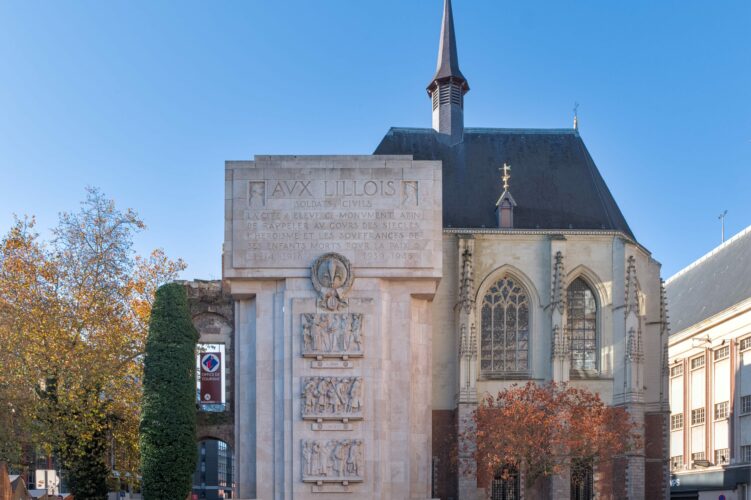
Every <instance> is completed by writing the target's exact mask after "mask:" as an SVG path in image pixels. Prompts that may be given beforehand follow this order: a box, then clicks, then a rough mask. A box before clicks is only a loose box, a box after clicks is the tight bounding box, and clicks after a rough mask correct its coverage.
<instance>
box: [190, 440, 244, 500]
mask: <svg viewBox="0 0 751 500" xmlns="http://www.w3.org/2000/svg"><path fill="white" fill-rule="evenodd" d="M234 488H235V456H234V450H232V447H231V446H230V445H229V444H228V443H226V442H225V441H222V440H220V439H211V438H207V439H202V440H200V441H198V461H197V462H196V470H195V472H194V473H193V491H192V498H193V500H222V499H226V498H233V496H232V491H233V490H234Z"/></svg>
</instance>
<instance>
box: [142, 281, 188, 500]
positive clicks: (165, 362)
mask: <svg viewBox="0 0 751 500" xmlns="http://www.w3.org/2000/svg"><path fill="white" fill-rule="evenodd" d="M197 341H198V332H196V329H195V327H194V326H193V322H192V321H191V318H190V311H189V309H188V296H187V293H186V291H185V288H183V286H181V285H179V284H177V283H171V284H167V285H163V286H162V287H160V288H159V289H158V290H157V292H156V300H155V301H154V307H153V310H152V312H151V322H150V325H149V335H148V338H147V340H146V359H145V360H144V379H143V405H142V417H141V472H142V474H143V494H144V498H145V499H146V500H169V499H175V500H183V499H184V498H185V497H186V496H187V495H188V494H189V493H190V491H191V484H192V476H193V471H194V469H195V467H196V460H197V453H196V380H195V369H196V367H195V363H196V360H195V352H196V351H195V350H196V342H197Z"/></svg>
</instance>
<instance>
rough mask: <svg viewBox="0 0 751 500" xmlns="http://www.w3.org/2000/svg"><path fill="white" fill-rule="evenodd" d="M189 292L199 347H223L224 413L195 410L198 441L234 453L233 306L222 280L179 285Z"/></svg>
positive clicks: (196, 281) (190, 282)
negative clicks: (212, 442)
mask: <svg viewBox="0 0 751 500" xmlns="http://www.w3.org/2000/svg"><path fill="white" fill-rule="evenodd" d="M181 283H182V284H183V285H184V286H185V290H186V291H187V293H188V307H189V308H190V314H191V317H192V318H193V325H194V326H195V327H196V330H198V335H199V340H198V342H199V344H224V346H225V356H224V357H225V359H224V370H225V374H224V376H225V380H226V382H225V401H226V403H225V410H224V411H223V412H206V411H201V410H198V415H197V420H198V427H197V429H196V438H197V440H199V441H200V440H202V439H220V440H222V441H224V442H225V443H227V444H229V445H230V446H231V447H232V449H233V450H234V447H235V436H234V421H235V412H234V397H233V392H234V391H233V387H234V384H233V379H234V346H233V333H234V326H233V325H234V321H235V317H234V304H233V302H232V299H231V297H230V296H229V295H226V294H224V293H223V292H222V286H221V281H219V280H215V281H203V280H195V281H184V282H181Z"/></svg>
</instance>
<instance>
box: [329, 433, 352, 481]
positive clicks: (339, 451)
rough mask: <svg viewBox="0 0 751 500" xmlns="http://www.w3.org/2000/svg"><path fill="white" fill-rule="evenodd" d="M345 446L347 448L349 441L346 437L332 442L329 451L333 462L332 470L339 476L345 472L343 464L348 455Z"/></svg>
mask: <svg viewBox="0 0 751 500" xmlns="http://www.w3.org/2000/svg"><path fill="white" fill-rule="evenodd" d="M347 448H349V441H347V440H346V439H345V440H344V441H337V442H336V443H334V450H333V452H332V453H331V458H332V459H333V462H334V472H335V473H336V475H337V476H339V477H341V476H343V475H344V472H345V469H344V464H345V460H346V458H347V455H348V450H347Z"/></svg>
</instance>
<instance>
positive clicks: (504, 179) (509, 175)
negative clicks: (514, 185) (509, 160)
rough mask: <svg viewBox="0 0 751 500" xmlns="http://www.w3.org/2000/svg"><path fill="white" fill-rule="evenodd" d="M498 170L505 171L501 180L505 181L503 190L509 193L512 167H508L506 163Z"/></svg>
mask: <svg viewBox="0 0 751 500" xmlns="http://www.w3.org/2000/svg"><path fill="white" fill-rule="evenodd" d="M498 170H503V176H501V179H502V180H503V190H504V191H508V181H509V179H511V174H510V173H509V172H511V167H510V166H509V165H507V164H506V163H505V162H504V164H503V168H499V169H498Z"/></svg>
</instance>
